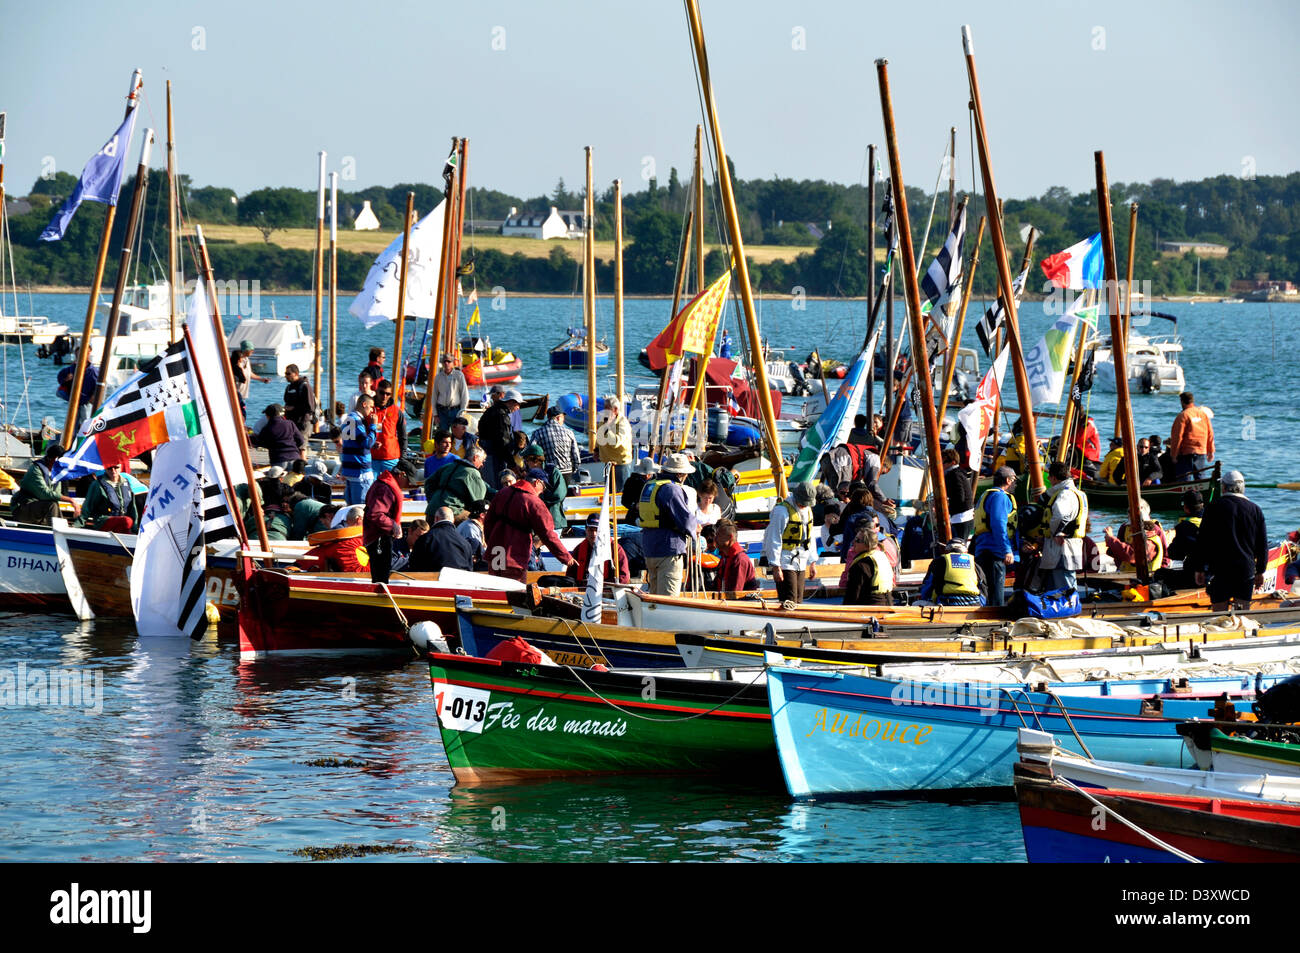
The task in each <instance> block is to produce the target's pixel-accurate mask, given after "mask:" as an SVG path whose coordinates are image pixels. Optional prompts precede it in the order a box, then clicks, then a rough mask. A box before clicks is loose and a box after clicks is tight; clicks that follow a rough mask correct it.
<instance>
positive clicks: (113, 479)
mask: <svg viewBox="0 0 1300 953" xmlns="http://www.w3.org/2000/svg"><path fill="white" fill-rule="evenodd" d="M137 518H138V514H137V513H136V505H135V494H133V493H132V492H131V487H130V485H129V484H128V483H127V482H126V480H124V479H122V465H121V464H120V463H118V462H117V461H115V460H114V461H109V462H106V463H105V464H104V472H103V473H101V474H100V475H99V476H97V477H95V479H94V481H93V482H92V483H91V484H90V489H89V490H87V491H86V502H85V504H84V505H83V506H82V508H81V522H82V524H83V525H84V526H85V527H86V528H87V529H98V530H102V531H104V532H106V533H129V532H131V531H132V530H133V529H134V528H135V522H136V519H137Z"/></svg>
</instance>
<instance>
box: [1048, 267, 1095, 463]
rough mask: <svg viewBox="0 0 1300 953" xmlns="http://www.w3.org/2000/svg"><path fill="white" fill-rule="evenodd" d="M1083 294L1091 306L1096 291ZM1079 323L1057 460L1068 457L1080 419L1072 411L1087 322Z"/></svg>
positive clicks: (1085, 424)
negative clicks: (1073, 432)
mask: <svg viewBox="0 0 1300 953" xmlns="http://www.w3.org/2000/svg"><path fill="white" fill-rule="evenodd" d="M1085 294H1086V295H1087V296H1088V297H1087V304H1086V305H1085V306H1084V307H1085V308H1091V307H1092V306H1093V304H1095V303H1096V292H1094V291H1091V290H1089V291H1087V292H1085ZM1080 325H1081V326H1080V328H1079V340H1078V341H1077V342H1076V344H1075V345H1074V369H1073V370H1072V371H1071V372H1070V391H1069V396H1068V397H1067V398H1066V401H1065V419H1064V420H1063V421H1062V423H1061V445H1060V447H1058V448H1057V452H1056V459H1057V460H1067V459H1069V452H1070V448H1071V447H1073V446H1074V440H1073V439H1072V437H1073V434H1072V431H1073V430H1074V429H1075V427H1076V425H1077V424H1078V423H1079V419H1081V418H1076V417H1075V413H1074V387H1075V385H1076V384H1078V383H1079V374H1080V372H1081V371H1082V370H1083V350H1084V348H1085V347H1086V346H1087V343H1086V342H1087V339H1088V322H1087V321H1083V320H1082V319H1081V320H1080ZM1079 410H1080V413H1082V411H1083V407H1082V404H1081V405H1080V407H1079ZM1084 426H1087V422H1086V421H1085V422H1084Z"/></svg>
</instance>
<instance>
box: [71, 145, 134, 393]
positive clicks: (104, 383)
mask: <svg viewBox="0 0 1300 953" xmlns="http://www.w3.org/2000/svg"><path fill="white" fill-rule="evenodd" d="M152 147H153V130H152V129H146V130H145V131H144V140H143V141H142V142H141V143H140V163H139V165H137V166H136V169H135V186H134V187H133V188H132V189H131V210H130V211H129V212H128V213H127V219H126V234H125V235H124V236H123V237H122V252H121V254H120V255H119V257H118V260H117V280H116V282H115V283H114V285H113V304H112V307H111V308H110V309H109V312H108V323H107V324H106V325H105V327H104V351H103V353H102V354H101V355H100V357H99V384H98V386H97V387H96V388H95V406H96V407H98V406H99V405H100V404H102V403H103V402H104V393H105V391H106V390H107V388H108V372H109V370H110V369H111V368H112V366H113V342H114V341H116V340H117V325H118V321H119V320H120V318H121V314H122V296H123V294H125V292H126V280H127V278H128V277H130V275H129V272H130V268H131V247H132V246H133V245H134V244H135V231H136V225H137V223H138V222H139V220H140V206H141V205H142V204H143V203H144V197H145V193H146V192H147V191H148V189H149V152H150V150H151V148H152ZM72 395H73V392H72V391H69V392H68V399H69V403H71V400H72ZM77 399H78V401H80V394H78V395H77Z"/></svg>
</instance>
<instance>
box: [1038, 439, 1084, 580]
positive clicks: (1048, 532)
mask: <svg viewBox="0 0 1300 953" xmlns="http://www.w3.org/2000/svg"><path fill="white" fill-rule="evenodd" d="M1047 476H1048V480H1049V481H1050V482H1051V488H1050V489H1049V490H1048V491H1047V492H1046V493H1044V494H1043V496H1042V497H1041V500H1042V501H1043V507H1044V514H1043V555H1042V559H1041V561H1040V562H1039V564H1038V568H1039V570H1040V572H1042V573H1044V574H1045V575H1046V576H1047V580H1048V585H1047V590H1048V591H1051V590H1055V589H1073V588H1075V585H1076V580H1075V573H1076V572H1077V571H1078V570H1080V569H1082V568H1083V565H1084V563H1083V538H1084V537H1085V536H1087V535H1088V498H1087V497H1085V496H1084V495H1083V493H1082V492H1081V491H1080V490H1079V489H1078V487H1076V486H1075V485H1074V480H1073V479H1072V478H1071V477H1070V465H1069V464H1068V463H1066V462H1065V461H1064V460H1056V461H1053V463H1052V465H1051V466H1050V467H1049V468H1048V470H1047ZM1022 529H1023V527H1022Z"/></svg>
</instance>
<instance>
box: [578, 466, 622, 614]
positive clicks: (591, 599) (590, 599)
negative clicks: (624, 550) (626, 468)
mask: <svg viewBox="0 0 1300 953" xmlns="http://www.w3.org/2000/svg"><path fill="white" fill-rule="evenodd" d="M611 552H613V547H612V546H611V545H610V540H609V480H608V478H607V479H606V480H605V492H604V494H603V495H602V496H601V498H600V529H598V530H596V544H595V545H594V546H592V547H591V554H590V556H588V558H587V590H586V592H584V593H583V594H582V621H583V622H599V621H600V610H601V608H602V606H603V605H604V589H605V562H606V560H608V559H609V558H610V553H611ZM614 581H615V582H617V581H618V566H617V564H615V566H614Z"/></svg>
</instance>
